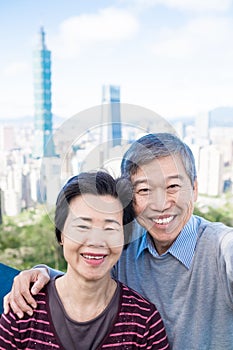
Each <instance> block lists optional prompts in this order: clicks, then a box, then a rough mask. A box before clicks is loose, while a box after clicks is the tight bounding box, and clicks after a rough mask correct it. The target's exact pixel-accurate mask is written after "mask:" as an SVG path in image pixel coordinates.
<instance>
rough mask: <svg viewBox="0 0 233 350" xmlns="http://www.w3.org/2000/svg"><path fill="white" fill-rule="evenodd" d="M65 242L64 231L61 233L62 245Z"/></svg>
mask: <svg viewBox="0 0 233 350" xmlns="http://www.w3.org/2000/svg"><path fill="white" fill-rule="evenodd" d="M63 243H64V235H63V233H62V234H61V242H60V245H63Z"/></svg>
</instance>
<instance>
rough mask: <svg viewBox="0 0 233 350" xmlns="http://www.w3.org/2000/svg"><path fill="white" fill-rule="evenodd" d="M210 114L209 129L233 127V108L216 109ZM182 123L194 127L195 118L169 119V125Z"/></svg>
mask: <svg viewBox="0 0 233 350" xmlns="http://www.w3.org/2000/svg"><path fill="white" fill-rule="evenodd" d="M209 113H210V127H211V128H213V127H227V128H229V127H233V107H218V108H215V109H213V110H212V111H210V112H209ZM177 122H182V123H184V124H185V125H194V124H195V116H182V117H177V118H175V119H171V123H172V124H174V123H177Z"/></svg>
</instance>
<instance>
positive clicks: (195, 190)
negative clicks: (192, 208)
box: [193, 179, 198, 202]
mask: <svg viewBox="0 0 233 350" xmlns="http://www.w3.org/2000/svg"><path fill="white" fill-rule="evenodd" d="M193 194H194V202H196V200H197V197H198V182H197V179H196V180H195V181H194V184H193Z"/></svg>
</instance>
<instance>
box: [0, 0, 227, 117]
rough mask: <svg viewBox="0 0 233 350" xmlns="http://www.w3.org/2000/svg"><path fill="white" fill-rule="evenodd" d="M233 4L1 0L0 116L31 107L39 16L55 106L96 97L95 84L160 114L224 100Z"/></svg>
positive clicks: (191, 111) (212, 0) (77, 105)
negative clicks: (116, 87) (114, 88)
mask: <svg viewBox="0 0 233 350" xmlns="http://www.w3.org/2000/svg"><path fill="white" fill-rule="evenodd" d="M232 9H233V0H115V1H104V0H80V1H78V0H40V1H36V0H34V1H32V0H9V1H5V0H0V33H1V37H0V44H1V55H0V119H7V118H16V117H22V116H25V115H33V111H34V110H33V76H32V52H33V49H34V48H35V45H36V42H37V35H38V32H39V28H40V26H41V25H43V26H44V29H45V32H46V43H47V47H48V49H49V50H51V51H52V93H53V95H52V102H53V113H54V114H56V115H58V116H61V117H63V118H69V117H71V116H73V115H74V114H76V113H78V112H80V111H82V110H84V109H86V108H90V107H93V106H95V105H99V104H100V103H101V90H102V85H103V84H116V85H120V87H121V101H122V102H123V103H130V104H135V105H139V106H142V107H145V108H149V109H152V110H153V111H155V112H157V113H158V114H159V115H161V116H162V117H165V118H173V117H178V116H188V115H195V114H198V113H201V112H206V111H208V110H211V109H214V108H216V107H219V106H233V98H232V96H233V68H232V62H233V46H232V37H233V11H232Z"/></svg>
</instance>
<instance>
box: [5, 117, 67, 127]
mask: <svg viewBox="0 0 233 350" xmlns="http://www.w3.org/2000/svg"><path fill="white" fill-rule="evenodd" d="M64 121H65V119H64V118H61V117H58V116H56V115H54V116H53V125H54V126H55V127H56V126H57V125H61V124H62V123H63V122H64ZM33 123H34V116H33V117H32V116H24V117H18V118H9V119H7V118H5V119H0V124H5V125H6V124H7V125H9V124H10V125H15V126H19V125H30V124H32V125H33Z"/></svg>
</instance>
